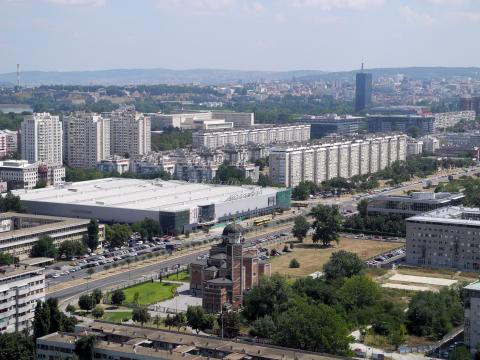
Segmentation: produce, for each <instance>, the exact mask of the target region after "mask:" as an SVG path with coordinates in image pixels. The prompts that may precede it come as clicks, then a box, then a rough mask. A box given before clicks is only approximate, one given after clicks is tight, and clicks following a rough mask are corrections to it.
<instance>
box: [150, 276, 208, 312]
mask: <svg viewBox="0 0 480 360" xmlns="http://www.w3.org/2000/svg"><path fill="white" fill-rule="evenodd" d="M164 282H166V281H164ZM170 282H172V283H177V284H178V283H180V282H178V281H170ZM180 284H181V285H180V286H179V287H178V288H177V294H178V295H176V296H175V297H173V298H172V299H168V300H165V301H162V302H159V303H157V304H155V305H153V306H152V307H156V310H153V311H150V314H151V315H152V316H155V315H159V316H162V317H166V316H167V314H168V313H172V311H175V312H177V311H178V312H182V311H183V312H185V311H187V309H188V307H189V306H197V305H202V298H201V297H197V296H192V295H191V294H190V284H189V283H180ZM149 308H150V307H149ZM167 309H171V310H172V311H170V312H168V311H167Z"/></svg>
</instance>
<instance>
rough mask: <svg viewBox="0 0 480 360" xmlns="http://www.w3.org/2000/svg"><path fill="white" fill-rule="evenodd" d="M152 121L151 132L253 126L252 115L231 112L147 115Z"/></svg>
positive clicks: (253, 118) (253, 116)
mask: <svg viewBox="0 0 480 360" xmlns="http://www.w3.org/2000/svg"><path fill="white" fill-rule="evenodd" d="M148 116H149V117H150V118H151V121H152V130H161V129H165V128H168V127H175V128H181V129H201V128H202V127H201V126H200V124H202V125H203V129H204V130H209V129H215V127H217V128H221V129H227V128H232V127H251V126H253V125H254V124H255V115H254V113H240V112H233V111H214V112H210V111H199V112H192V113H178V114H160V113H151V114H148Z"/></svg>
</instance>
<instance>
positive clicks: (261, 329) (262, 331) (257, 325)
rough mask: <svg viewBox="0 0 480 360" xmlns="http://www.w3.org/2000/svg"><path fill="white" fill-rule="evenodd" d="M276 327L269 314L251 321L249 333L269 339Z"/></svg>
mask: <svg viewBox="0 0 480 360" xmlns="http://www.w3.org/2000/svg"><path fill="white" fill-rule="evenodd" d="M276 329H277V327H276V326H275V322H274V321H273V319H272V318H271V317H270V316H265V317H262V318H259V319H257V320H255V321H253V322H252V324H251V326H250V330H249V334H250V335H251V336H258V337H261V338H265V339H269V338H271V337H272V335H273V333H274V332H275V330H276Z"/></svg>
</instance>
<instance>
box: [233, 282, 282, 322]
mask: <svg viewBox="0 0 480 360" xmlns="http://www.w3.org/2000/svg"><path fill="white" fill-rule="evenodd" d="M288 297H289V293H288V286H287V283H286V281H285V279H284V278H283V277H281V276H280V275H278V274H274V275H272V277H270V278H266V277H264V278H261V279H260V281H259V283H258V285H257V286H254V287H253V288H252V289H251V290H250V291H249V292H248V293H247V294H245V296H244V309H243V312H242V314H243V315H244V316H245V318H246V319H248V320H256V319H258V318H261V317H264V316H266V315H269V316H272V315H273V314H275V313H278V312H279V311H281V310H283V309H284V307H285V306H286V304H287V302H288Z"/></svg>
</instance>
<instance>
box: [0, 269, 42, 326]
mask: <svg viewBox="0 0 480 360" xmlns="http://www.w3.org/2000/svg"><path fill="white" fill-rule="evenodd" d="M43 270H44V269H42V268H38V267H32V266H21V267H13V266H6V267H2V268H1V269H0V333H12V332H16V331H24V330H31V329H32V321H33V318H34V315H35V306H36V305H37V301H44V300H45V274H44V273H43Z"/></svg>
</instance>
